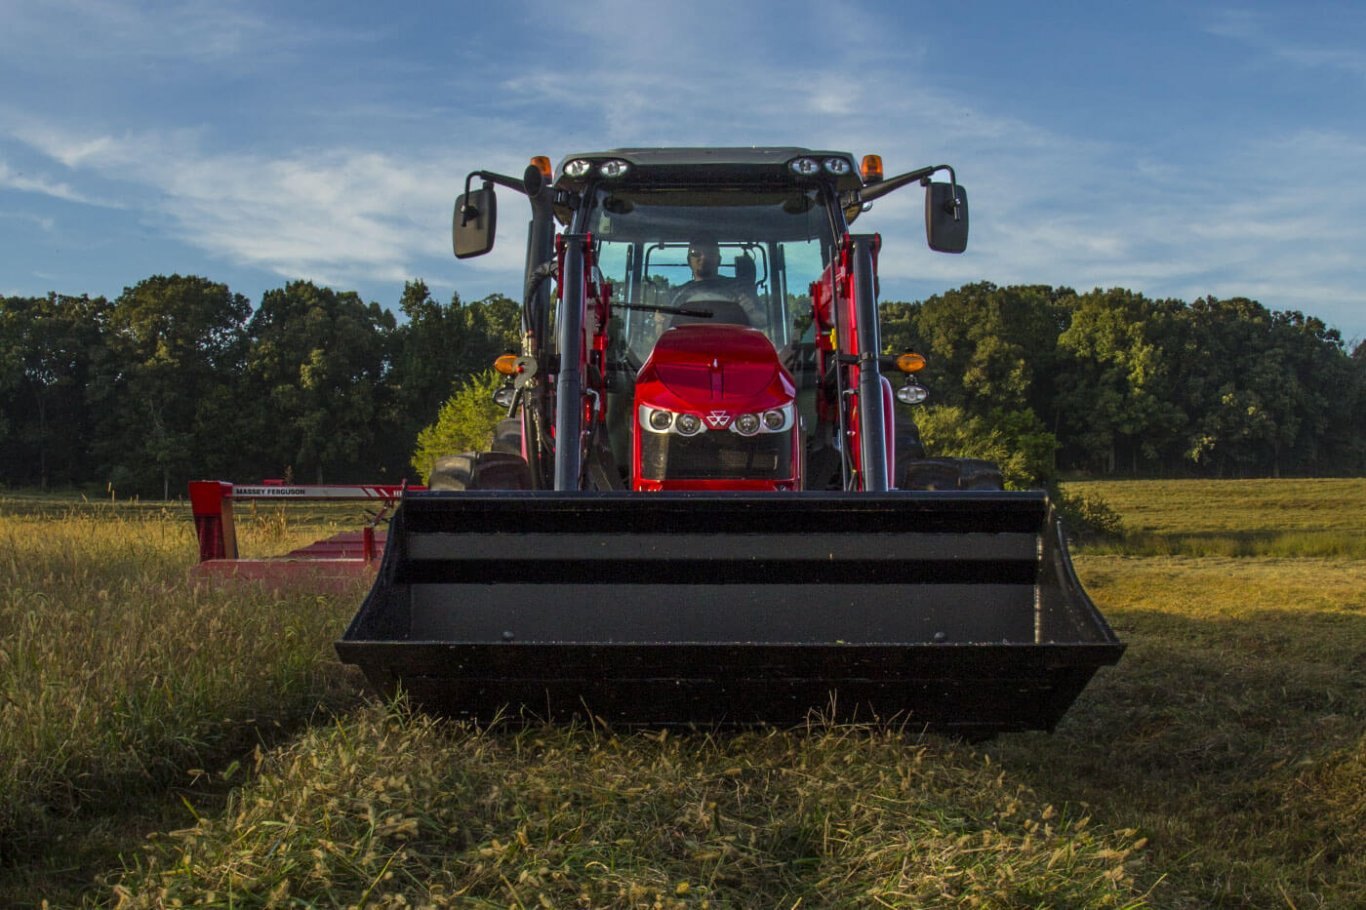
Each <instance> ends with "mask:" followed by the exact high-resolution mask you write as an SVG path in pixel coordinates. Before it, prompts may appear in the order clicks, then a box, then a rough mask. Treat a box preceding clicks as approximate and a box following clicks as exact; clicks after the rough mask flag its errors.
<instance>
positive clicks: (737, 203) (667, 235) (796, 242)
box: [586, 188, 832, 363]
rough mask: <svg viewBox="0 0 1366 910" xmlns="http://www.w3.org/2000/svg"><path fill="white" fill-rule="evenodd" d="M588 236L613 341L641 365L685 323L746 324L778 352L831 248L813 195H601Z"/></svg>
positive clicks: (805, 308)
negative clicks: (609, 297)
mask: <svg viewBox="0 0 1366 910" xmlns="http://www.w3.org/2000/svg"><path fill="white" fill-rule="evenodd" d="M586 229H587V230H588V231H589V232H591V233H592V235H593V240H594V245H595V248H596V253H597V265H598V268H599V270H600V271H601V273H602V278H603V279H604V280H606V281H609V282H611V283H612V285H613V286H614V291H613V301H614V303H616V304H617V305H618V306H617V307H616V308H615V310H614V317H615V318H614V322H617V323H618V325H616V326H613V332H612V334H613V335H614V336H616V337H615V338H614V341H615V342H616V343H617V344H621V345H624V347H625V349H626V350H627V352H629V355H630V356H631V358H632V359H633V360H635V361H636V362H638V363H639V362H643V361H644V360H645V358H646V357H648V356H649V353H650V351H651V350H652V349H653V347H654V344H655V341H656V339H658V337H659V335H660V334H661V333H662V332H663V331H664V330H665V329H667V328H669V327H670V326H671V325H676V324H679V322H688V321H712V322H734V323H740V324H745V325H750V326H753V327H754V328H757V329H759V330H761V331H763V332H764V333H765V334H766V335H767V336H768V337H769V339H770V340H771V341H772V342H773V345H774V347H775V348H777V349H779V350H781V349H782V348H784V347H785V346H787V345H789V344H790V343H791V342H792V341H793V339H794V333H799V332H800V330H801V327H802V323H800V322H799V321H800V320H802V317H803V316H807V317H809V314H810V285H811V283H812V282H813V281H815V280H816V279H817V278H819V277H820V274H821V272H822V270H823V269H824V268H825V265H826V263H827V262H829V256H830V250H831V247H832V228H831V223H830V218H829V214H828V213H827V211H826V209H825V206H824V205H823V204H822V202H821V199H820V196H819V191H818V190H815V189H795V188H788V189H782V190H768V191H762V192H755V191H736V190H734V189H726V190H719V189H718V190H708V189H702V188H689V189H672V190H663V189H651V190H643V189H642V190H635V189H623V188H613V189H605V188H599V190H598V191H597V193H595V194H594V195H593V196H592V200H591V203H590V209H589V211H588V213H587V219H586ZM680 309H682V310H685V311H689V312H685V313H678V312H671V311H676V310H680ZM690 313H691V315H690ZM701 314H705V315H701Z"/></svg>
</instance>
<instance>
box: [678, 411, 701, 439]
mask: <svg viewBox="0 0 1366 910" xmlns="http://www.w3.org/2000/svg"><path fill="white" fill-rule="evenodd" d="M674 426H675V428H676V429H677V430H678V432H680V433H682V434H683V435H684V436H695V435H697V434H698V433H700V432H702V418H701V417H698V416H697V415H696V414H679V415H678V420H676V421H675V422H674Z"/></svg>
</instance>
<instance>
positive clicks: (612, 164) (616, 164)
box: [598, 158, 631, 180]
mask: <svg viewBox="0 0 1366 910" xmlns="http://www.w3.org/2000/svg"><path fill="white" fill-rule="evenodd" d="M630 169H631V166H630V165H629V164H627V163H626V162H625V161H618V160H617V159H615V158H613V159H612V160H611V161H604V162H603V163H602V164H600V165H598V173H599V174H601V175H602V176H604V177H606V178H607V179H608V180H615V179H616V178H618V177H621V176H623V175H624V174H625V173H626V172H627V171H629V170H630Z"/></svg>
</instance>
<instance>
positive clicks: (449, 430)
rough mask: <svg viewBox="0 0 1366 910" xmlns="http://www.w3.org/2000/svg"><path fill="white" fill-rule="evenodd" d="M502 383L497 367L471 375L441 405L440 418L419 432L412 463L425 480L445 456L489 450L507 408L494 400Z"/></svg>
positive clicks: (438, 414)
mask: <svg viewBox="0 0 1366 910" xmlns="http://www.w3.org/2000/svg"><path fill="white" fill-rule="evenodd" d="M502 384H503V378H502V377H501V376H500V375H498V374H497V373H495V372H494V371H493V370H487V371H485V372H483V373H479V374H477V375H475V376H471V377H469V378H468V379H466V380H465V381H464V382H462V383H461V384H460V385H459V387H458V388H457V389H456V391H455V393H454V394H453V395H451V396H450V398H448V399H447V400H446V403H445V404H443V405H442V406H441V409H440V410H439V411H438V412H437V415H436V421H435V422H434V423H432V424H431V425H430V426H427V427H425V428H423V430H422V431H421V432H420V433H418V434H417V448H416V450H415V451H414V452H413V457H412V465H413V468H414V470H416V471H417V473H418V474H419V475H420V476H421V477H422V482H423V483H426V482H427V480H428V479H429V478H430V477H431V474H432V466H433V465H434V464H435V463H436V460H437V459H438V458H441V457H442V456H443V455H457V454H459V453H461V452H483V451H487V450H488V448H489V445H490V444H491V443H492V442H493V433H494V429H495V427H496V425H497V423H498V421H499V420H500V419H501V418H502V417H503V416H504V412H503V409H502V408H500V407H499V406H498V405H496V404H494V403H493V393H494V392H496V391H497V390H498V388H499V387H500V386H502Z"/></svg>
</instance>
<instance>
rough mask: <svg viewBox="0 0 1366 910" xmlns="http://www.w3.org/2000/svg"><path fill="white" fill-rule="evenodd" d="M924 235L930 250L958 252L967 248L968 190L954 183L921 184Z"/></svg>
mask: <svg viewBox="0 0 1366 910" xmlns="http://www.w3.org/2000/svg"><path fill="white" fill-rule="evenodd" d="M925 235H926V237H927V238H928V239H929V241H930V249H932V250H935V251H936V252H940V253H961V252H963V251H964V250H966V249H967V248H968V193H967V190H965V189H963V188H962V187H961V186H959V185H958V184H956V183H929V184H926V186H925Z"/></svg>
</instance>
